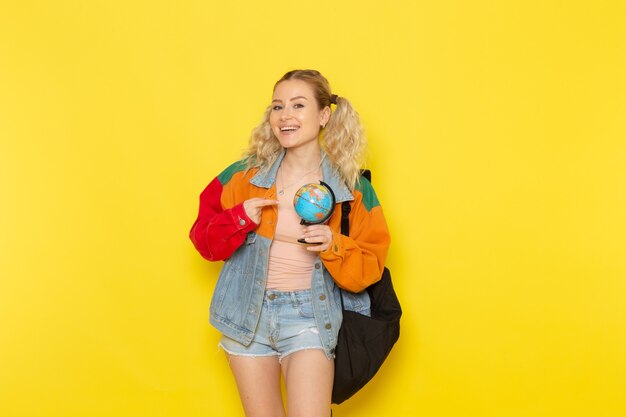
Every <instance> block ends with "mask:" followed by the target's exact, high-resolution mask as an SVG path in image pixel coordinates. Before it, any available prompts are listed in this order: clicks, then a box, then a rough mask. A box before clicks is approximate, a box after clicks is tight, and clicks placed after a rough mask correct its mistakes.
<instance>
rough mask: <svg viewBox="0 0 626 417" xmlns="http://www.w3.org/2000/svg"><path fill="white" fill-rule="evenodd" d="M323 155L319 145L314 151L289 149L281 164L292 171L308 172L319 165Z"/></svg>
mask: <svg viewBox="0 0 626 417" xmlns="http://www.w3.org/2000/svg"><path fill="white" fill-rule="evenodd" d="M321 162H322V155H321V153H320V149H319V147H318V148H317V150H315V151H313V152H301V151H299V150H297V149H287V151H286V153H285V157H284V158H283V161H282V163H281V165H282V166H283V167H285V168H287V169H288V170H289V171H290V172H306V171H310V170H312V169H315V168H316V167H319V166H320V165H321Z"/></svg>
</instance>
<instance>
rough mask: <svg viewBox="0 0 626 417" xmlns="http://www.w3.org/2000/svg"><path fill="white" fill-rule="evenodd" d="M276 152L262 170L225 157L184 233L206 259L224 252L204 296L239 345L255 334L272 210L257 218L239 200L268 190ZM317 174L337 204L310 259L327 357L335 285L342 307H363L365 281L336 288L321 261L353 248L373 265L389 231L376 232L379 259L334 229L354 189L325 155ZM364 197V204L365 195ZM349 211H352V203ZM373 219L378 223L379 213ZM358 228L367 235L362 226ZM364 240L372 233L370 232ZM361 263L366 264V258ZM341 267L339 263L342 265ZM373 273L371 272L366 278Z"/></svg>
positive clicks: (337, 309)
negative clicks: (321, 246)
mask: <svg viewBox="0 0 626 417" xmlns="http://www.w3.org/2000/svg"><path fill="white" fill-rule="evenodd" d="M283 157H284V153H283V154H281V155H280V157H279V158H278V159H277V160H276V162H274V163H273V164H272V166H271V167H270V168H269V169H267V170H263V171H254V172H249V171H247V170H246V169H245V168H244V165H243V163H242V162H241V161H240V162H239V163H235V164H233V165H231V167H229V168H228V169H227V170H225V171H224V172H223V173H222V174H221V175H220V176H218V177H217V178H216V179H215V180H214V181H213V182H212V183H211V184H209V186H208V187H207V189H205V191H204V192H203V194H202V195H201V203H200V214H199V215H198V219H197V220H196V222H195V223H194V226H193V227H192V230H191V233H190V237H191V240H192V241H193V243H194V245H195V246H196V248H197V249H198V251H199V252H200V253H201V254H202V255H203V256H204V257H205V258H207V259H209V260H219V259H220V258H225V262H224V266H223V268H222V270H221V272H220V274H219V277H218V280H217V283H216V286H215V291H214V293H213V298H212V300H211V307H210V322H211V324H212V325H213V326H214V327H215V328H217V329H218V330H219V331H220V332H222V333H223V334H224V335H225V336H227V337H229V338H231V339H234V340H236V341H238V342H239V343H242V344H243V345H246V346H247V345H249V344H250V343H251V342H252V340H253V338H254V335H255V330H256V327H257V324H258V322H259V318H260V314H261V306H262V303H263V296H264V293H265V286H266V281H267V270H268V255H269V250H270V245H271V244H272V238H273V232H274V229H275V217H272V216H271V214H272V213H271V210H269V212H268V213H267V214H268V215H265V214H266V213H265V212H264V214H263V216H262V218H261V223H260V224H259V225H256V224H254V222H252V221H251V220H250V219H249V218H248V217H247V215H246V214H245V211H244V210H243V207H242V203H243V201H245V199H248V198H252V197H264V198H275V196H276V187H275V180H276V173H277V171H278V167H279V166H280V163H281V161H282V158H283ZM250 171H252V170H250ZM322 175H323V178H324V182H325V183H327V184H328V185H329V186H330V187H331V188H332V190H333V191H334V193H335V197H336V203H337V206H336V207H338V208H339V209H338V210H335V213H334V214H333V216H332V218H331V221H329V226H330V227H331V229H332V230H333V236H334V238H333V242H334V243H333V244H331V247H332V249H331V250H329V251H328V253H323V254H320V256H319V257H318V259H317V260H316V262H315V264H314V269H313V276H312V280H311V296H312V301H313V314H314V318H315V322H316V325H317V328H318V329H319V335H320V338H321V341H322V345H323V347H324V351H325V353H326V355H327V357H329V358H331V357H332V355H333V353H334V348H335V345H336V343H337V335H338V332H339V327H340V326H341V320H342V313H341V300H340V298H339V297H340V296H341V293H342V292H343V297H344V305H345V308H346V309H347V310H351V311H357V312H359V313H362V314H366V315H369V312H370V300H369V295H368V294H367V291H364V290H363V288H365V287H366V286H367V285H369V283H371V282H369V283H367V284H363V286H362V288H359V291H358V292H351V291H342V292H340V289H339V287H338V285H337V283H336V281H335V280H334V279H333V277H332V276H331V273H330V272H329V268H327V265H326V264H328V265H329V267H330V268H335V269H336V270H337V271H339V270H340V268H341V264H342V263H345V265H348V264H349V262H347V261H345V262H342V257H346V253H348V252H350V251H351V252H350V253H356V252H358V251H360V252H363V253H366V254H367V255H368V259H367V260H368V262H369V263H368V264H371V265H378V266H379V267H380V270H381V271H382V265H384V255H386V249H387V246H388V243H389V239H388V233H387V234H386V236H383V237H384V239H382V245H383V246H384V251H382V252H384V255H383V256H382V259H379V258H381V256H380V255H377V256H375V255H376V254H374V252H375V251H373V250H372V251H371V250H366V249H358V245H357V243H359V242H358V240H357V241H354V240H353V239H351V238H349V237H346V236H343V235H341V234H340V232H339V223H340V217H341V203H342V202H344V201H352V202H353V201H354V199H355V197H354V194H353V193H352V192H351V191H350V190H349V189H348V187H347V186H346V185H345V184H344V183H343V182H342V181H341V179H340V177H339V175H338V174H337V172H336V170H335V169H334V168H333V166H332V165H331V164H330V162H329V161H328V160H327V158H323V160H322ZM233 181H235V182H237V181H239V182H242V183H241V184H235V185H234V186H233V188H234V190H229V189H227V188H228V187H230V186H231V185H232V182H233ZM368 184H369V183H368ZM368 186H369V185H368ZM369 187H371V186H369ZM242 189H243V191H242ZM248 189H250V190H254V192H248V191H246V190H248ZM372 193H373V191H372ZM372 193H370V197H369V200H368V201H369V205H370V206H371V207H370V210H369V211H371V209H372V207H373V204H372V202H373V201H375V203H378V201H377V200H376V198H375V194H373V200H372ZM360 195H361V194H359V196H360ZM365 203H366V205H367V202H365ZM355 212H356V213H358V210H355ZM364 212H365V211H364ZM381 216H382V215H381ZM352 221H353V219H352V215H351V222H352ZM359 223H363V222H359ZM376 224H379V225H380V220H378V221H377V222H376ZM381 230H384V231H385V232H386V230H387V229H386V224H385V223H384V218H382V226H381ZM355 233H356V232H355ZM383 235H384V233H383ZM351 236H352V233H351ZM363 236H369V235H366V234H363ZM220 239H221V240H220ZM370 240H374V239H373V238H371V239H370ZM376 240H378V238H377V239H376ZM362 244H363V245H364V247H366V248H369V247H368V246H367V242H362ZM374 244H376V245H380V242H374V243H371V246H372V247H373V245H374ZM229 245H230V246H232V247H233V249H234V250H232V251H231V250H229V249H228V247H229ZM235 246H236V248H235ZM225 248H226V249H225ZM347 251H348V252H347ZM370 252H372V253H370ZM355 258H356V256H355ZM364 258H365V256H364ZM370 258H372V259H370ZM361 263H362V264H365V262H361ZM346 268H347V267H344V269H346ZM363 268H364V267H363V266H362V265H361V266H359V267H358V268H353V269H355V271H354V273H355V274H360V273H362V270H363ZM368 268H369V267H368ZM374 269H375V268H374ZM346 270H347V269H346ZM337 274H339V272H337ZM346 274H347V273H346ZM371 274H372V276H375V275H376V274H378V272H376V271H372V272H371ZM359 277H360V276H359ZM378 278H380V274H378ZM376 280H377V279H376V278H373V279H372V280H371V281H372V282H374V281H376ZM352 290H353V289H352Z"/></svg>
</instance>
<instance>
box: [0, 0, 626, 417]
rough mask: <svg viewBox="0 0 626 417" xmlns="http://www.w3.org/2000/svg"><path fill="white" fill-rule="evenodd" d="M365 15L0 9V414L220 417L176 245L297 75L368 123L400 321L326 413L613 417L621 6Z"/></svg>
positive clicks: (623, 293)
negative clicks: (351, 392)
mask: <svg viewBox="0 0 626 417" xmlns="http://www.w3.org/2000/svg"><path fill="white" fill-rule="evenodd" d="M128 3H130V5H129V4H128ZM383 3H384V2H380V1H373V0H368V1H357V0H351V1H333V0H320V1H318V2H293V1H285V0H278V1H272V2H256V1H247V2H246V1H233V2H219V3H218V2H211V1H186V2H184V1H183V2H173V1H162V0H157V1H154V0H153V1H132V2H127V1H121V0H109V1H82V2H81V1H67V0H61V1H54V2H45V1H14V2H10V1H5V2H3V5H2V6H1V7H0V196H1V197H0V198H1V203H0V320H1V322H0V415H2V416H6V417H13V416H20V417H21V416H80V417H83V416H90V417H98V416H107V417H112V416H115V417H126V416H128V417H138V416H139V417H142V416H149V417H152V416H172V417H180V416H185V417H195V416H239V415H241V411H240V405H239V402H238V398H237V394H236V390H235V386H234V384H233V381H232V377H231V375H230V373H229V371H228V368H227V365H226V363H225V361H224V359H223V356H222V353H219V352H217V350H216V343H217V340H218V334H217V332H216V331H215V330H214V329H212V328H211V327H210V326H209V325H208V323H207V309H208V304H209V300H210V294H211V291H212V288H213V285H214V283H215V278H216V274H217V272H218V270H219V267H220V265H218V264H209V263H207V262H205V261H203V260H202V259H201V258H200V256H199V255H198V254H196V253H195V251H194V250H193V248H192V246H191V243H190V242H189V241H188V240H187V231H188V229H189V227H190V226H191V223H192V222H193V220H194V218H195V214H196V209H197V198H198V194H199V193H200V191H201V190H202V188H203V187H204V186H205V184H206V183H207V182H208V181H209V180H210V179H212V177H213V176H215V175H216V174H217V173H218V172H219V171H220V170H221V169H222V168H223V167H225V166H226V165H227V164H228V163H230V162H231V161H233V160H234V159H236V158H237V157H238V156H239V154H240V152H241V150H242V149H243V148H244V147H245V144H246V142H247V137H248V134H249V132H250V130H251V129H252V127H253V126H254V125H255V124H256V123H257V122H258V120H259V119H260V117H261V113H262V110H263V108H264V106H265V105H266V103H267V102H268V99H269V97H270V94H271V86H272V84H273V82H274V81H275V80H276V79H277V78H278V77H280V76H281V75H282V74H283V73H284V72H285V71H287V70H289V69H293V68H298V67H314V68H317V69H319V70H321V71H322V72H323V73H325V74H326V75H327V77H328V78H329V79H330V80H331V83H332V84H333V86H334V88H335V91H336V93H338V94H339V95H344V96H346V97H348V98H349V99H351V100H352V101H353V102H354V105H355V106H356V107H357V109H358V110H359V111H360V113H361V115H362V117H363V119H364V122H365V124H366V128H367V132H368V135H369V139H370V143H371V157H370V167H371V168H372V170H373V173H374V185H375V186H376V187H377V190H378V193H379V197H380V200H381V202H382V203H383V206H384V208H385V212H386V215H387V217H388V219H389V223H390V228H391V231H392V233H393V243H392V248H391V252H390V256H389V266H390V267H391V269H392V271H393V273H394V279H395V283H396V287H397V290H398V292H399V294H400V296H401V299H402V301H403V306H404V310H405V315H404V319H403V323H402V324H403V329H402V338H401V341H400V343H399V344H398V345H397V348H396V349H395V350H394V351H393V352H392V354H391V356H390V358H389V360H388V362H387V363H386V364H385V366H384V368H383V369H382V371H381V372H380V374H379V375H378V376H377V377H376V379H375V381H374V382H373V383H371V384H370V385H369V386H367V387H366V388H365V389H364V390H363V391H362V392H361V393H359V394H358V395H357V397H355V398H354V399H353V400H351V401H349V402H348V403H347V404H346V405H342V406H339V407H335V408H334V409H335V415H336V416H345V417H349V416H350V417H356V416H359V417H373V416H376V417H378V416H427V417H443V416H454V417H461V416H463V417H466V416H477V417H478V416H480V417H491V416H503V417H517V416H520V417H521V416H524V417H526V416H529V417H530V416H532V417H540V416H541V417H544V416H545V417H552V416H568V417H575V416H581V417H582V416H584V417H590V416H593V417H604V416H606V417H609V416H610V417H613V416H625V415H626V400H624V399H623V391H624V389H625V388H626V377H625V376H624V375H626V361H625V360H624V358H625V357H626V324H625V323H626V307H625V305H626V302H625V301H624V300H625V297H626V254H625V248H626V238H625V236H626V220H625V216H624V213H625V212H626V168H625V167H626V117H625V114H626V76H625V74H626V29H624V28H625V27H626V26H625V25H626V7H625V6H624V2H622V1H608V0H607V1H599V2H591V1H545V0H544V1H538V0H531V1H521V0H519V1H499V2H498V1H486V0H478V1H472V2H468V1H462V0H446V1H421V0H420V1H408V0H406V1H397V2H388V4H387V5H386V6H383V5H382V4H383Z"/></svg>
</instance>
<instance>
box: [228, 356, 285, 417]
mask: <svg viewBox="0 0 626 417" xmlns="http://www.w3.org/2000/svg"><path fill="white" fill-rule="evenodd" d="M226 356H227V358H228V362H229V364H230V369H231V370H232V371H233V375H234V376H235V380H236V381H237V389H238V390H239V397H240V398H241V403H242V405H243V409H244V411H245V413H246V417H285V409H284V408H283V401H282V395H281V391H280V363H279V362H278V357H277V356H266V357H258V356H257V357H249V356H234V355H229V354H226Z"/></svg>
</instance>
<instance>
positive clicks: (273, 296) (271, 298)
mask: <svg viewBox="0 0 626 417" xmlns="http://www.w3.org/2000/svg"><path fill="white" fill-rule="evenodd" d="M267 298H269V299H270V300H275V299H276V294H270V295H269V297H267Z"/></svg>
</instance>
